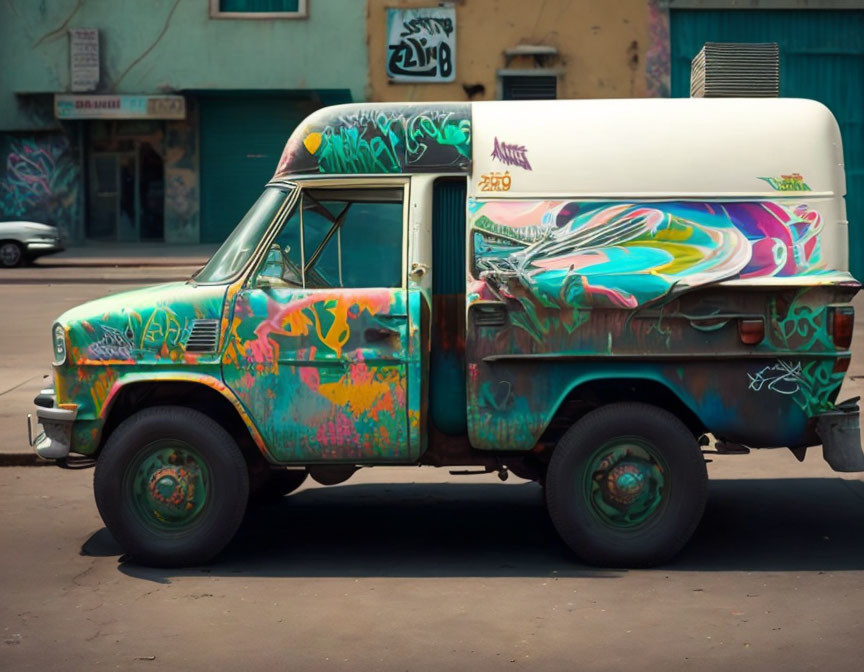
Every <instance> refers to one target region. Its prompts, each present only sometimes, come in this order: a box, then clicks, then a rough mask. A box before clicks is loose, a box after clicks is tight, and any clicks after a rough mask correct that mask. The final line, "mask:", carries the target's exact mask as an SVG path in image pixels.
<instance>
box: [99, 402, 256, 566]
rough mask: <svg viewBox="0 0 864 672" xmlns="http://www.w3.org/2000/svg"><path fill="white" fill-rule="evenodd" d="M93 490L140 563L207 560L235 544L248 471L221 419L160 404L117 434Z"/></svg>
mask: <svg viewBox="0 0 864 672" xmlns="http://www.w3.org/2000/svg"><path fill="white" fill-rule="evenodd" d="M93 488H94V493H95V495H96V506H97V507H98V509H99V513H100V514H101V516H102V520H103V521H104V522H105V525H106V526H107V527H108V529H109V530H110V532H111V534H112V535H114V538H115V539H117V541H118V542H119V543H120V545H121V546H122V547H123V548H124V550H126V552H127V553H128V554H129V555H130V556H131V557H132V558H133V559H134V560H135V561H137V562H140V563H142V564H145V565H153V566H172V567H180V566H184V565H193V564H201V563H204V562H207V561H208V560H210V559H211V558H212V557H213V556H214V555H216V554H217V553H218V552H219V551H221V550H222V549H223V548H224V547H225V546H226V545H227V544H228V542H229V541H231V539H232V537H233V536H234V534H235V532H236V531H237V528H238V527H239V525H240V522H241V521H242V519H243V514H244V512H245V511H246V503H247V500H248V497H249V475H248V471H247V468H246V463H245V461H244V459H243V456H242V454H241V453H240V450H239V448H238V447H237V444H236V443H235V442H234V440H233V439H232V438H231V436H230V435H229V434H228V432H226V431H225V429H224V428H222V427H221V426H220V425H219V424H218V423H216V422H215V421H214V420H212V419H211V418H209V417H207V416H206V415H204V414H203V413H199V412H198V411H194V410H192V409H188V408H181V407H176V406H160V407H155V408H148V409H145V410H143V411H140V412H138V413H136V414H135V415H133V416H131V417H129V418H127V419H126V420H124V421H123V422H122V423H121V424H120V426H119V427H117V429H116V430H115V431H114V432H113V433H112V434H111V437H110V438H109V439H108V442H107V443H106V445H105V447H104V448H103V450H102V453H101V454H100V456H99V460H98V461H97V463H96V474H95V476H94V483H93Z"/></svg>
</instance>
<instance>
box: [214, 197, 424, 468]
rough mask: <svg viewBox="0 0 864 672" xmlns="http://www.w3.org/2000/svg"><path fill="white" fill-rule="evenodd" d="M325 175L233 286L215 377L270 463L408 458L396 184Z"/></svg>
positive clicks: (400, 210)
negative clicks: (248, 421)
mask: <svg viewBox="0 0 864 672" xmlns="http://www.w3.org/2000/svg"><path fill="white" fill-rule="evenodd" d="M319 184H320V185H321V186H318V185H319ZM325 184H332V183H330V182H328V183H315V186H311V185H307V186H305V187H303V189H302V192H301V194H300V196H299V198H298V200H297V204H296V205H295V207H294V210H293V212H292V213H291V214H290V215H289V216H287V217H286V219H285V222H284V223H283V224H282V225H281V227H280V228H279V230H278V233H276V235H275V237H274V238H273V239H272V241H271V243H270V248H269V253H268V254H267V255H266V257H265V258H264V259H263V261H262V263H261V264H260V266H259V268H258V269H256V271H255V272H254V273H253V274H252V275H251V276H250V278H249V280H248V281H247V282H246V284H245V286H244V287H243V288H242V289H241V290H240V292H239V293H238V295H237V297H236V301H235V306H234V313H233V321H232V328H231V332H232V337H233V338H232V340H231V343H230V344H229V347H228V350H227V353H226V358H225V360H224V362H223V374H224V377H225V382H226V383H227V384H228V386H229V387H230V388H231V389H232V390H233V391H234V392H235V393H236V394H237V396H238V397H239V398H240V399H241V401H242V402H243V404H244V405H245V406H246V408H247V410H248V412H249V414H250V416H251V417H252V420H253V421H254V423H255V424H256V426H257V427H258V429H259V431H260V432H261V434H262V436H263V437H264V440H265V442H266V443H267V445H268V449H269V450H270V452H271V454H272V456H273V457H274V458H275V459H276V460H277V461H279V462H282V463H315V462H325V461H326V462H331V461H332V462H343V463H344V462H348V463H362V462H363V461H364V460H374V461H375V462H382V461H384V462H387V461H389V462H394V463H398V462H406V461H410V459H411V457H412V453H413V452H416V448H415V450H414V451H412V446H411V444H412V441H411V436H410V435H411V432H410V431H409V422H410V419H409V404H408V399H409V389H408V388H409V369H410V368H412V367H410V366H409V360H410V359H411V357H412V356H414V355H413V354H412V353H416V352H417V350H418V349H417V347H416V346H415V347H413V348H412V347H411V343H410V340H411V338H412V336H411V333H412V330H411V329H409V318H408V312H409V309H408V296H407V290H406V269H405V263H406V262H405V258H406V249H405V229H406V226H405V222H406V216H407V205H406V204H407V191H408V187H407V183H406V182H405V181H404V180H398V181H397V180H392V181H377V182H375V183H374V186H373V185H369V186H351V187H350V188H348V187H346V186H344V182H343V183H342V184H341V185H338V186H325ZM354 184H356V183H354ZM418 338H419V337H418ZM412 383H413V384H415V385H419V381H416V380H415V381H412Z"/></svg>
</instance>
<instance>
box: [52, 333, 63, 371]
mask: <svg viewBox="0 0 864 672" xmlns="http://www.w3.org/2000/svg"><path fill="white" fill-rule="evenodd" d="M53 335H54V363H55V364H57V365H58V366H59V365H60V364H63V363H64V362H65V361H66V330H65V329H64V328H63V325H62V324H55V325H54V330H53Z"/></svg>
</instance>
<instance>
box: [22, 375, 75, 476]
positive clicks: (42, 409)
mask: <svg viewBox="0 0 864 672" xmlns="http://www.w3.org/2000/svg"><path fill="white" fill-rule="evenodd" d="M35 401H36V406H37V407H36V423H37V424H40V425H42V431H41V432H40V433H39V434H37V435H36V437H35V438H34V437H33V423H32V416H31V415H30V414H28V415H27V438H28V439H29V441H30V445H31V446H32V447H33V448H34V449H35V450H36V454H37V455H38V456H39V457H42V458H45V459H46V460H60V459H63V458H65V457H68V456H69V450H70V449H71V447H72V423H73V422H75V417H76V416H77V415H78V409H67V408H57V407H56V406H54V403H55V401H54V390H53V388H50V387H49V388H47V389H44V390H42V391H41V392H40V393H39V396H38V397H36V399H35ZM49 401H50V402H51V404H52V406H51V407H47V406H45V405H44V404H46V403H47V402H49Z"/></svg>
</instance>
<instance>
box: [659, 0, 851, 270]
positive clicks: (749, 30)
mask: <svg viewBox="0 0 864 672" xmlns="http://www.w3.org/2000/svg"><path fill="white" fill-rule="evenodd" d="M670 36H671V58H670V60H671V68H672V73H671V78H672V95H673V96H678V97H685V96H688V95H689V94H690V61H691V59H692V58H693V56H695V55H696V53H697V52H698V51H699V49H701V47H702V45H703V44H704V43H705V42H777V43H778V45H779V47H780V95H781V96H784V97H795V98H812V99H814V100H818V101H820V102H822V103H824V104H825V105H827V106H828V107H829V108H830V109H831V111H832V112H833V113H834V116H835V117H836V118H837V121H838V123H839V125H840V131H841V133H842V135H843V155H844V161H845V164H846V209H847V219H848V220H849V265H850V270H851V271H852V273H853V274H854V275H855V277H856V278H858V279H859V280H864V10H809V9H808V10H800V9H799V10H750V9H748V10H696V9H688V10H684V9H674V8H673V9H672V10H671V13H670ZM777 123H778V124H781V125H782V123H783V120H782V119H778V120H777ZM789 141H790V142H794V141H795V139H794V138H789ZM793 169H794V170H798V171H799V172H802V173H805V177H806V166H804V167H801V166H790V170H793Z"/></svg>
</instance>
